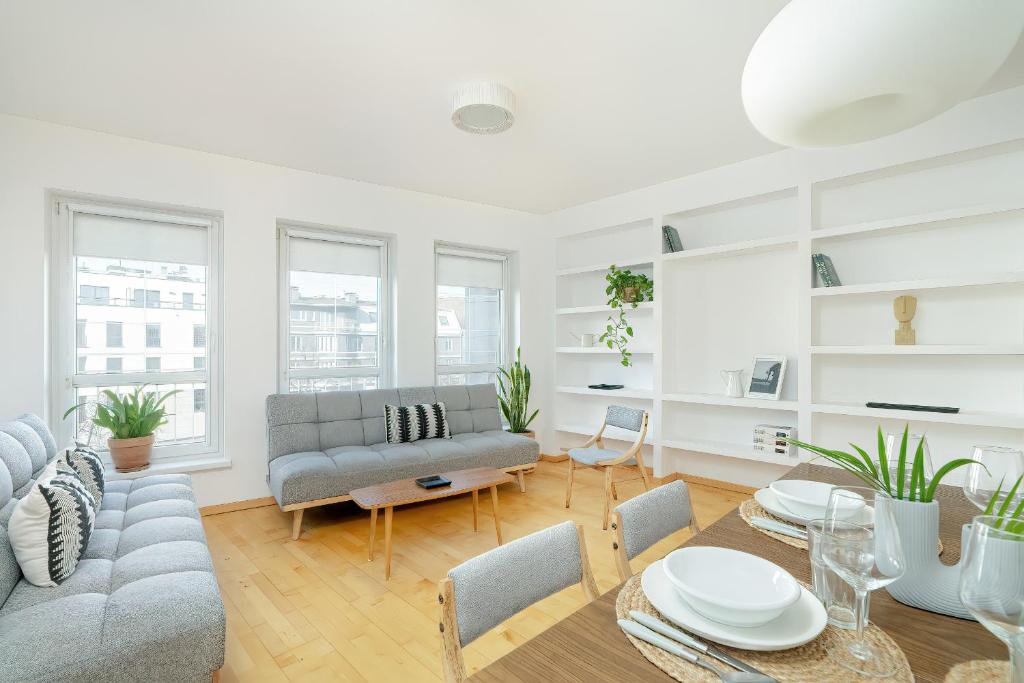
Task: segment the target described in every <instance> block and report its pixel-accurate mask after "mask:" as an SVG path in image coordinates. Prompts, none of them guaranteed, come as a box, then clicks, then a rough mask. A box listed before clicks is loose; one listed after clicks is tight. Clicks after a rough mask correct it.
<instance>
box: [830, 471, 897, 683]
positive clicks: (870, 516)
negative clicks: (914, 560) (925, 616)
mask: <svg viewBox="0 0 1024 683" xmlns="http://www.w3.org/2000/svg"><path fill="white" fill-rule="evenodd" d="M821 558H822V559H823V560H824V561H825V565H826V566H827V567H829V568H830V569H831V570H832V571H834V572H835V573H836V574H838V575H839V578H841V579H842V580H843V581H845V582H846V583H848V584H849V585H850V586H851V587H852V588H853V590H854V593H855V594H856V600H855V609H854V618H855V620H856V625H857V637H856V639H855V640H854V641H853V642H852V643H851V644H850V645H848V646H843V645H841V644H837V645H834V646H831V647H829V648H828V653H829V656H831V657H832V658H834V659H835V660H836V662H837V663H838V664H839V665H840V666H843V667H845V668H847V669H850V670H851V671H855V672H857V673H859V674H862V675H864V676H876V677H885V676H891V675H892V674H893V673H895V671H896V669H897V667H898V662H897V661H895V660H894V659H893V658H890V657H886V656H885V655H884V654H883V653H881V652H879V651H878V650H877V649H876V648H874V647H872V646H871V645H870V644H869V643H868V642H867V641H866V640H865V639H864V628H865V626H866V624H867V614H868V600H869V598H870V593H871V591H874V590H878V589H879V588H882V587H884V586H887V585H889V584H890V583H892V582H893V581H895V580H897V579H899V578H900V577H901V576H903V572H904V571H905V569H906V561H905V559H904V557H903V547H902V545H901V544H900V537H899V532H898V530H897V528H896V520H895V517H894V515H893V500H892V498H890V497H889V496H888V495H886V494H884V493H882V492H880V491H875V490H873V489H869V488H865V487H860V486H844V487H836V488H834V489H832V493H831V494H830V495H829V501H828V508H827V509H826V512H825V523H824V527H823V529H822V538H821Z"/></svg>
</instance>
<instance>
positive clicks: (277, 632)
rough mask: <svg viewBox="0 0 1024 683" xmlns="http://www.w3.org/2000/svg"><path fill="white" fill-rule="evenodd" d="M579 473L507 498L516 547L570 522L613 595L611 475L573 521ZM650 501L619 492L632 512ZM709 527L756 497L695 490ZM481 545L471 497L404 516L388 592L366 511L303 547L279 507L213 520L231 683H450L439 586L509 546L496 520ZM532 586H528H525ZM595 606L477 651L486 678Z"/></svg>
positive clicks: (591, 476) (555, 607) (555, 604)
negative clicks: (371, 550)
mask: <svg viewBox="0 0 1024 683" xmlns="http://www.w3.org/2000/svg"><path fill="white" fill-rule="evenodd" d="M565 475H566V466H565V463H548V462H542V463H540V464H539V465H538V467H537V471H536V472H535V473H534V474H530V475H527V477H526V483H527V492H526V493H525V494H524V493H520V492H519V489H518V487H517V486H516V485H515V484H512V485H506V486H502V487H501V488H500V501H501V505H500V513H501V517H502V524H503V527H502V528H503V532H504V538H505V540H506V542H508V541H509V540H511V539H514V538H519V537H520V536H524V535H526V534H528V533H531V532H533V531H536V530H538V529H542V528H544V527H547V526H551V525H553V524H557V523H559V522H563V521H565V520H566V519H572V520H576V521H578V522H581V523H582V524H583V525H584V527H585V530H586V539H587V547H588V550H589V552H590V561H591V564H592V565H593V569H594V574H595V576H596V578H597V583H598V587H599V588H600V590H601V591H602V592H604V591H606V590H608V589H610V588H612V587H614V586H615V585H617V584H618V582H619V580H618V576H617V574H616V572H615V561H614V557H613V555H612V548H611V531H602V530H601V510H602V498H601V496H602V493H603V483H602V479H601V474H600V473H598V472H596V471H592V470H582V471H580V470H577V473H576V483H575V486H574V488H573V499H572V508H571V509H569V510H566V509H565V508H564V507H563V503H564V496H565ZM642 490H643V487H642V484H641V483H640V482H639V481H636V482H630V483H625V484H622V485H621V486H619V499H620V501H621V500H624V499H626V498H629V497H632V496H634V495H636V494H638V493H640V492H641V491H642ZM690 490H691V494H692V497H693V499H694V504H695V509H696V514H697V519H698V521H699V522H700V525H701V526H702V527H705V526H707V525H709V524H711V523H712V522H713V521H715V520H717V519H718V518H719V517H721V516H722V515H724V514H725V513H727V512H729V511H730V510H732V509H733V508H735V507H736V506H737V505H738V504H739V502H740V501H742V500H743V499H744V498H745V497H746V496H745V494H741V493H735V492H732V491H726V490H723V489H718V488H711V487H709V486H701V485H693V484H691V485H690ZM480 513H481V519H480V530H479V531H478V532H475V533H474V532H473V520H472V507H471V500H470V497H469V496H468V495H466V496H460V497H454V498H449V499H445V500H441V501H436V502H431V503H423V504H418V505H411V506H407V507H402V508H396V510H395V517H394V532H393V533H394V558H393V567H392V576H391V580H390V581H385V580H384V562H383V553H380V552H378V554H377V558H376V560H375V561H374V562H368V561H367V554H366V553H367V547H366V544H367V535H368V529H369V513H368V512H366V511H364V510H361V509H359V508H357V507H356V506H355V505H354V504H352V503H342V504H338V505H331V506H327V507H325V508H315V509H311V510H308V511H307V512H306V515H305V520H304V522H303V534H302V538H301V539H299V540H298V541H292V540H291V538H290V532H291V515H290V514H286V513H283V512H281V511H280V510H279V509H278V508H277V507H276V506H270V507H261V508H255V509H250V510H242V511H238V512H228V513H224V514H217V515H211V516H207V517H204V518H203V523H204V525H205V527H206V533H207V537H208V539H209V544H210V550H211V552H212V554H213V559H214V563H215V565H216V569H217V578H218V581H219V583H220V588H221V594H222V595H223V597H224V604H225V607H226V609H227V617H228V632H227V661H226V663H225V666H224V669H223V670H222V671H221V678H220V680H221V681H222V683H229V682H231V681H402V683H412V682H413V681H438V680H441V676H440V673H441V667H440V650H439V648H440V638H439V634H438V618H439V612H438V603H437V582H438V580H440V578H441V577H442V576H444V574H445V573H446V572H447V570H448V569H449V568H451V567H452V566H454V565H457V564H459V563H460V562H462V561H464V560H466V559H468V558H470V557H473V556H475V555H478V554H480V553H482V552H484V551H486V550H490V549H491V548H493V547H494V546H495V538H494V528H493V524H492V523H491V521H490V519H489V518H490V510H489V506H486V505H481V507H480ZM688 533H689V532H687V531H682V532H679V533H678V534H675V535H673V536H672V537H670V538H669V539H666V540H665V541H662V542H661V543H658V544H656V545H655V546H654V547H652V548H651V549H650V550H648V551H647V552H645V553H644V554H642V555H641V556H640V557H638V558H637V559H636V560H634V561H633V569H634V571H637V570H639V569H641V568H643V567H645V566H646V565H647V564H648V563H649V562H651V561H653V560H655V559H658V558H659V557H662V556H664V555H665V553H667V552H668V551H670V550H672V549H673V548H674V547H675V546H676V545H678V544H679V543H680V542H681V541H682V540H684V539H685V538H686V537H687V534H688ZM524 580H528V577H524ZM583 603H584V597H583V591H582V589H581V588H579V587H578V586H575V587H572V588H569V589H567V590H565V591H562V592H561V593H558V594H556V595H554V596H552V597H550V598H548V599H547V600H544V601H542V602H540V603H538V604H537V605H534V606H533V607H531V608H529V609H527V610H525V611H523V612H521V613H520V614H518V615H517V616H515V617H513V618H512V619H509V620H508V621H507V622H505V623H504V624H502V625H501V626H499V627H498V628H496V629H494V630H493V631H491V632H489V633H487V634H486V635H484V636H483V637H481V638H480V639H478V640H476V641H475V642H473V643H471V644H470V645H469V646H468V647H467V648H466V649H465V650H464V654H465V659H466V668H467V670H468V671H469V672H470V673H472V672H474V671H477V670H479V669H480V668H482V667H484V666H486V665H487V664H488V663H490V662H492V661H493V660H495V659H497V658H499V657H501V656H502V655H504V654H505V653H507V652H509V651H510V650H512V649H513V648H515V647H516V646H517V645H520V644H521V643H523V642H525V641H526V640H528V639H530V638H532V637H533V636H535V635H537V634H538V633H540V632H541V631H543V630H544V629H546V628H547V627H549V626H551V625H552V624H554V623H555V622H557V621H558V620H560V619H562V618H564V617H565V616H567V615H569V614H571V613H572V612H573V611H575V610H576V609H577V608H579V607H580V606H582V605H583Z"/></svg>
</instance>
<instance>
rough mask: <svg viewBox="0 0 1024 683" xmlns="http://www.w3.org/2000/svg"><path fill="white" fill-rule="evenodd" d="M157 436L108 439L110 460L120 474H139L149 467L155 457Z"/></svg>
mask: <svg viewBox="0 0 1024 683" xmlns="http://www.w3.org/2000/svg"><path fill="white" fill-rule="evenodd" d="M154 441H156V435H155V434H150V435H149V436H139V437H136V438H134V439H107V448H109V449H110V458H111V460H113V461H114V468H115V469H116V470H117V471H118V472H138V471H139V470H144V469H146V468H147V467H149V459H150V457H151V456H152V455H153V442H154Z"/></svg>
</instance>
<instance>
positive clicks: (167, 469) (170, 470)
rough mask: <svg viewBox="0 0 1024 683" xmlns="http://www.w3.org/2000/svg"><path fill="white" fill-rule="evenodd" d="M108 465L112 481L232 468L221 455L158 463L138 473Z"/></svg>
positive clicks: (109, 477) (108, 477)
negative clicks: (120, 470) (121, 470)
mask: <svg viewBox="0 0 1024 683" xmlns="http://www.w3.org/2000/svg"><path fill="white" fill-rule="evenodd" d="M104 464H105V465H106V472H105V474H106V478H107V479H110V480H119V479H139V478H141V477H149V476H151V475H154V474H187V473H189V472H203V471H206V470H221V469H226V468H228V467H231V460H230V459H228V458H226V457H224V456H222V455H219V454H214V455H206V456H197V457H194V458H180V459H179V458H175V459H173V460H165V461H162V462H161V461H159V460H158V461H156V462H154V463H151V464H150V466H149V467H148V468H146V469H144V470H140V471H138V472H118V471H117V470H115V469H114V466H113V465H111V464H107V463H104Z"/></svg>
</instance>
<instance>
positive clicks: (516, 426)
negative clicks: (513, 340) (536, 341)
mask: <svg viewBox="0 0 1024 683" xmlns="http://www.w3.org/2000/svg"><path fill="white" fill-rule="evenodd" d="M521 351H522V349H520V348H519V347H516V360H515V362H514V363H512V364H511V365H510V366H509V367H508V368H507V369H506V368H498V388H499V390H500V392H499V394H498V403H499V404H501V414H502V415H504V416H505V421H506V422H508V430H509V431H510V432H514V433H515V434H525V433H527V432H529V431H530V423H531V422H533V418H535V417H537V413H539V412H540V410H539V409H538V410H534V411H533V414H532V415H530V417H526V414H527V413H528V412H529V409H530V406H529V404H530V368H528V367H526V366H525V365H523V364H522V363H521V362H520V353H521ZM506 382H507V384H506Z"/></svg>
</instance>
